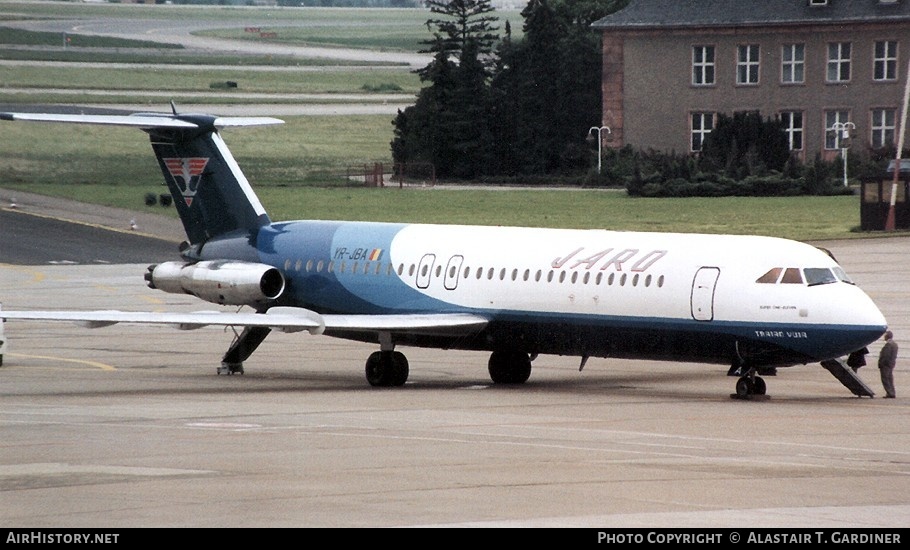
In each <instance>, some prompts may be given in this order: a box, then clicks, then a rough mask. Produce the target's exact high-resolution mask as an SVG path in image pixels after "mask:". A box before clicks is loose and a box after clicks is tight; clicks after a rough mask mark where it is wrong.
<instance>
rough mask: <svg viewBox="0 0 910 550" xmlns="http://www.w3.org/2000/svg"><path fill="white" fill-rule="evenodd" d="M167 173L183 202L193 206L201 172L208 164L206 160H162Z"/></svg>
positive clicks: (193, 158) (200, 158) (198, 158)
mask: <svg viewBox="0 0 910 550" xmlns="http://www.w3.org/2000/svg"><path fill="white" fill-rule="evenodd" d="M162 160H163V161H164V164H165V166H167V171H168V172H170V174H171V177H172V178H174V182H175V183H176V184H177V187H178V188H179V189H180V194H181V195H183V200H184V202H186V205H187V206H192V205H193V199H194V198H195V197H196V190H197V188H198V187H199V179H200V176H202V171H203V170H205V166H206V165H207V164H208V163H209V159H208V158H202V157H191V158H166V159H162Z"/></svg>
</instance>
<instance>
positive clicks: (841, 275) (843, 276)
mask: <svg viewBox="0 0 910 550" xmlns="http://www.w3.org/2000/svg"><path fill="white" fill-rule="evenodd" d="M831 271H833V272H834V276H835V277H837V278H838V280H840V281H843V282H845V283H848V284H851V285H852V284H853V281H852V280H850V277H849V276H848V275H847V273H846V272H845V271H844V270H843V268H841V267H833V268H831Z"/></svg>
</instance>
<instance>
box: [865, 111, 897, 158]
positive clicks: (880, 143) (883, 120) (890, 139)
mask: <svg viewBox="0 0 910 550" xmlns="http://www.w3.org/2000/svg"><path fill="white" fill-rule="evenodd" d="M870 117H871V123H870V124H869V132H870V136H869V144H870V145H871V146H872V147H873V148H874V149H881V148H883V147H887V146H889V145H894V136H895V135H897V134H896V131H897V109H886V108H878V109H872V112H871V113H870Z"/></svg>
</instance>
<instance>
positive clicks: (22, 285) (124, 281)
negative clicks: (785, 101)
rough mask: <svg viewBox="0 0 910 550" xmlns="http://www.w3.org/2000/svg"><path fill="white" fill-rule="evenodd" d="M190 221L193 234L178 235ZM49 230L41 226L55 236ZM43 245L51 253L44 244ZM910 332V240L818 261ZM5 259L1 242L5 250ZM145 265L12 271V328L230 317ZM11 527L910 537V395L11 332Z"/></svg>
mask: <svg viewBox="0 0 910 550" xmlns="http://www.w3.org/2000/svg"><path fill="white" fill-rule="evenodd" d="M175 223H176V222H175ZM36 231H37V230H36ZM35 238H36V240H37V239H38V237H37V236H36V237H35ZM823 244H824V246H825V247H827V248H829V249H830V250H831V251H832V252H833V253H834V254H835V255H836V257H837V258H838V259H839V261H840V262H841V263H842V265H844V266H845V268H846V270H847V272H848V273H849V274H850V275H851V276H852V277H853V278H854V279H855V280H856V282H857V283H859V284H860V285H861V286H862V287H863V288H864V289H866V290H867V292H869V294H870V295H871V296H872V297H873V298H874V299H875V300H876V301H877V302H878V304H879V305H880V307H881V309H882V310H883V311H884V313H885V315H886V317H887V318H888V320H889V323H890V325H891V327H892V329H893V330H894V332H895V335H896V338H897V340H898V341H899V342H900V343H901V344H903V345H904V347H903V348H902V349H903V350H906V349H910V348H908V347H907V346H910V343H906V344H904V342H905V341H907V342H910V340H907V338H910V337H908V336H907V335H908V334H910V325H908V324H910V296H908V293H907V291H906V289H905V288H904V286H903V285H904V283H905V281H904V279H905V274H906V273H908V267H910V265H908V263H910V261H908V258H910V255H908V251H910V238H907V237H898V238H882V239H863V240H852V241H838V242H828V243H823ZM0 246H2V242H0ZM145 267H146V264H144V263H140V264H83V265H49V264H42V265H12V264H9V263H6V264H0V299H2V301H3V307H4V308H6V309H25V308H31V309H48V308H53V309H60V308H67V309H68V308H72V309H124V310H153V311H157V310H161V311H164V310H184V311H194V310H211V309H216V306H213V305H211V304H206V303H203V302H200V301H198V300H196V299H194V298H192V297H189V296H186V297H184V296H178V295H173V294H164V293H161V292H160V291H154V290H150V289H148V288H146V286H145V284H144V281H143V279H142V275H143V273H144V271H145ZM5 329H6V337H7V339H8V342H9V346H10V347H9V349H8V350H7V353H6V354H5V356H4V361H3V367H2V368H0V449H2V450H0V491H2V495H3V496H2V498H3V506H2V507H0V525H4V526H5V527H8V528H16V527H28V528H37V527H58V528H63V527H83V528H84V527H107V528H113V527H123V528H125V527H402V526H407V527H414V526H456V527H464V526H471V527H474V526H481V527H490V526H495V527H523V526H532V527H554V526H555V527H596V528H618V527H693V528H709V527H750V528H757V527H814V528H821V527H833V528H851V527H852V528H872V527H885V528H902V527H906V526H907V524H908V520H910V496H908V495H910V437H908V436H910V422H907V419H908V413H910V407H908V401H907V398H906V391H907V390H906V388H907V387H908V386H910V375H908V369H907V359H906V352H905V351H902V353H901V357H900V358H899V361H898V368H897V371H896V385H897V391H898V398H897V399H888V400H885V399H880V398H879V397H880V396H881V395H883V391H882V390H881V383H880V381H879V379H878V370H877V369H876V367H875V364H874V363H875V357H876V356H877V354H878V351H879V349H880V343H876V344H875V345H873V346H870V350H871V352H872V353H871V354H870V356H869V357H868V359H869V365H868V366H866V367H864V368H863V369H862V370H860V376H861V377H862V378H863V379H864V380H865V381H866V382H867V384H869V385H870V386H871V387H872V388H873V389H874V390H875V391H876V393H877V397H876V398H874V399H868V398H862V399H861V398H856V397H853V395H852V394H851V393H850V392H849V391H848V390H847V389H846V388H844V387H843V386H842V385H841V384H840V383H839V382H838V381H837V380H835V379H834V377H832V376H831V375H830V374H829V373H828V372H827V371H825V370H824V369H823V368H822V367H821V366H819V365H807V366H804V367H793V368H789V369H781V370H780V372H779V374H778V376H776V377H773V378H768V379H767V382H768V392H769V394H770V399H768V400H764V401H741V400H735V399H731V398H730V394H731V393H732V392H733V389H734V382H735V379H734V378H728V377H727V376H725V374H726V369H725V368H724V367H720V366H706V365H693V364H682V363H672V362H668V363H658V362H648V361H619V360H609V359H591V360H590V361H589V362H588V364H587V366H586V367H585V370H584V371H583V372H581V373H579V372H578V359H576V358H562V357H552V356H541V357H540V358H538V359H537V360H536V361H535V362H534V371H533V373H532V375H531V379H530V381H529V382H528V383H526V384H524V385H522V386H520V387H508V388H503V387H494V386H493V385H492V384H491V383H490V381H489V377H488V375H487V372H486V361H487V355H486V354H484V353H470V352H455V351H443V350H422V349H402V351H404V352H405V353H406V354H407V355H408V358H409V360H410V363H411V376H410V378H409V381H408V383H407V384H406V385H405V386H403V387H401V388H372V387H370V386H369V385H368V384H367V382H366V380H365V378H364V362H365V360H366V357H367V355H368V354H369V353H371V352H372V351H374V346H370V345H364V344H358V343H351V342H346V341H342V340H335V339H331V338H328V337H324V336H311V335H308V334H306V333H302V334H272V335H271V336H269V338H268V339H267V340H266V342H265V343H264V344H263V346H262V347H261V348H260V350H259V351H257V352H256V354H255V355H254V356H253V357H252V358H251V359H250V360H249V361H247V363H246V374H245V375H243V376H239V375H235V376H224V375H222V376H218V375H216V374H215V368H216V366H217V365H218V364H219V360H220V357H221V355H222V353H223V352H224V351H225V350H226V349H227V347H228V345H229V344H230V342H231V340H232V338H233V334H232V333H231V332H230V331H223V330H220V329H213V328H205V329H200V330H197V331H187V332H182V331H178V330H172V329H168V328H163V327H141V326H119V325H118V326H113V327H107V328H102V329H95V330H89V329H84V328H80V327H77V326H75V325H71V324H68V323H65V324H61V323H56V324H42V323H34V322H23V321H17V322H14V321H10V322H7V323H6V325H5Z"/></svg>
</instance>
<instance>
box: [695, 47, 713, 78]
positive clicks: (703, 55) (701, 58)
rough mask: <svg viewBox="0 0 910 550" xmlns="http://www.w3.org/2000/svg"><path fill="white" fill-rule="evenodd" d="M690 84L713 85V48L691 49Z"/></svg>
mask: <svg viewBox="0 0 910 550" xmlns="http://www.w3.org/2000/svg"><path fill="white" fill-rule="evenodd" d="M692 84H694V85H696V86H710V85H712V84H714V46H693V47H692Z"/></svg>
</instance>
